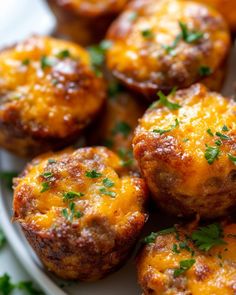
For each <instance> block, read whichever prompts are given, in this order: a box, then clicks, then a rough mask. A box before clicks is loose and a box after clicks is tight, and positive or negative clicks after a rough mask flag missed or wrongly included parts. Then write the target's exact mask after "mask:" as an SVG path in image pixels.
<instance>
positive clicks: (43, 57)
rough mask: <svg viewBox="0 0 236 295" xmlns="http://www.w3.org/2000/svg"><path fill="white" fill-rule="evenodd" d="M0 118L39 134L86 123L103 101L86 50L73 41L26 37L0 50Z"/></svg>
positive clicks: (100, 82)
mask: <svg viewBox="0 0 236 295" xmlns="http://www.w3.org/2000/svg"><path fill="white" fill-rule="evenodd" d="M0 91H1V98H0V121H1V122H3V123H6V124H10V125H11V124H12V125H14V126H18V127H19V128H21V129H23V130H24V131H26V132H28V133H30V134H33V135H36V136H38V135H39V136H41V137H44V136H45V135H47V136H49V137H50V136H51V137H61V138H63V137H65V136H68V135H70V134H73V132H75V131H76V130H78V129H81V127H82V126H83V125H86V124H87V123H88V122H89V121H90V120H91V117H93V116H94V115H95V114H96V113H97V112H98V110H99V109H100V108H101V106H102V104H103V102H104V100H105V96H106V94H105V86H104V82H103V80H102V79H100V78H98V77H96V75H95V74H94V73H93V71H92V70H91V69H90V59H89V56H88V54H87V52H86V51H85V50H84V49H82V48H81V47H79V46H78V45H75V44H73V43H70V42H67V41H62V40H56V39H53V38H50V37H31V38H29V39H27V40H26V41H24V42H21V43H18V44H16V45H15V46H13V47H10V48H6V49H4V50H2V51H1V52H0Z"/></svg>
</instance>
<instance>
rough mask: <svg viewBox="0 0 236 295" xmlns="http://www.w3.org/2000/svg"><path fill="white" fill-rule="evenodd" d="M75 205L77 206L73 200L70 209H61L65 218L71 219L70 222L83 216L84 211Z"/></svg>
mask: <svg viewBox="0 0 236 295" xmlns="http://www.w3.org/2000/svg"><path fill="white" fill-rule="evenodd" d="M75 206H76V205H75V203H74V202H71V203H70V204H69V209H66V208H64V209H62V211H61V213H62V215H63V216H64V218H65V219H66V220H69V221H70V222H72V221H73V219H74V218H77V219H78V218H81V217H82V216H83V213H82V212H80V211H76V209H75Z"/></svg>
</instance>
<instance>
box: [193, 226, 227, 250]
mask: <svg viewBox="0 0 236 295" xmlns="http://www.w3.org/2000/svg"><path fill="white" fill-rule="evenodd" d="M191 238H192V240H193V241H194V243H195V244H196V246H197V247H198V248H199V249H200V250H203V251H209V250H210V249H211V248H212V247H214V246H218V245H224V244H226V242H225V241H224V240H223V234H222V229H221V227H220V225H219V224H217V223H213V224H210V225H208V226H205V227H200V228H199V229H198V230H196V231H194V232H193V233H192V235H191Z"/></svg>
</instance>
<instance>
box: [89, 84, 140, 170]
mask: <svg viewBox="0 0 236 295" xmlns="http://www.w3.org/2000/svg"><path fill="white" fill-rule="evenodd" d="M108 88H109V99H108V100H107V102H106V107H105V108H104V110H103V112H102V113H101V115H100V116H99V117H98V119H97V121H96V122H95V123H94V124H93V125H91V131H90V132H89V136H88V141H89V144H92V145H104V146H107V147H108V148H110V149H111V150H113V151H114V152H116V153H117V154H118V155H119V156H120V158H121V159H122V165H124V166H126V167H129V168H135V169H136V170H137V165H136V164H137V163H136V161H134V158H133V149H132V139H133V134H134V130H135V128H136V127H137V125H138V119H139V118H140V117H142V115H143V114H144V112H145V109H146V104H145V103H143V101H142V100H141V99H137V97H135V96H134V95H132V94H131V93H128V92H126V91H125V90H124V89H122V87H121V86H120V85H119V84H118V83H117V82H115V81H112V82H110V84H109V87H108Z"/></svg>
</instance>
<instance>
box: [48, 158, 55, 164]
mask: <svg viewBox="0 0 236 295" xmlns="http://www.w3.org/2000/svg"><path fill="white" fill-rule="evenodd" d="M56 162H57V161H56V160H55V159H48V163H49V164H55V163H56Z"/></svg>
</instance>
